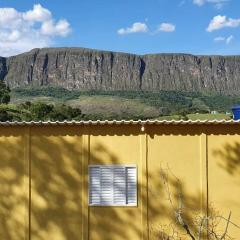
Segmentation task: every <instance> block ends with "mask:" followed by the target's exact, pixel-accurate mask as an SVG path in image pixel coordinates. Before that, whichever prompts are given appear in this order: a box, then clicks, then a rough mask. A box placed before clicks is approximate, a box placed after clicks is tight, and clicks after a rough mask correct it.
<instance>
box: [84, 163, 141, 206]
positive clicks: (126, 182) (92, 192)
mask: <svg viewBox="0 0 240 240" xmlns="http://www.w3.org/2000/svg"><path fill="white" fill-rule="evenodd" d="M89 205H93V206H136V205H137V170H136V166H120V165H92V166H89Z"/></svg>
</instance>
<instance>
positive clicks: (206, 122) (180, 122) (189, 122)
mask: <svg viewBox="0 0 240 240" xmlns="http://www.w3.org/2000/svg"><path fill="white" fill-rule="evenodd" d="M196 124H198V125H202V124H204V125H211V124H240V120H238V121H234V120H187V121H184V120H144V121H142V120H138V121H134V120H121V121H118V120H112V121H109V120H105V121H100V120H97V121H91V120H90V121H62V122H59V121H55V122H53V121H46V122H43V121H36V122H35V121H31V122H26V121H23V122H18V121H15V122H8V121H7V122H0V126H24V125H36V126H40V125H196Z"/></svg>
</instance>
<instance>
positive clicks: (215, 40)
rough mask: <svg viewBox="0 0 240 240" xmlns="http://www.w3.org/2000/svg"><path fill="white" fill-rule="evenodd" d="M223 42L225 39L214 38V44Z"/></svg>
mask: <svg viewBox="0 0 240 240" xmlns="http://www.w3.org/2000/svg"><path fill="white" fill-rule="evenodd" d="M225 40H226V38H225V37H216V38H214V42H223V41H225Z"/></svg>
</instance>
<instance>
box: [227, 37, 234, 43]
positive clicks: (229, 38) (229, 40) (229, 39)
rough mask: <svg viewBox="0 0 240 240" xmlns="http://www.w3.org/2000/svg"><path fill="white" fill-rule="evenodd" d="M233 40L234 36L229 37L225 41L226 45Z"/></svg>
mask: <svg viewBox="0 0 240 240" xmlns="http://www.w3.org/2000/svg"><path fill="white" fill-rule="evenodd" d="M233 40H234V36H233V35H231V36H229V37H228V38H227V39H226V44H230V43H231V42H232V41H233Z"/></svg>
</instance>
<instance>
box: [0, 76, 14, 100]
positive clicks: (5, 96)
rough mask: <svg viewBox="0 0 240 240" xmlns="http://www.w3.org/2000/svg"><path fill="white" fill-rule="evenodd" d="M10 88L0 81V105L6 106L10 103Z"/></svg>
mask: <svg viewBox="0 0 240 240" xmlns="http://www.w3.org/2000/svg"><path fill="white" fill-rule="evenodd" d="M10 92H11V91H10V88H9V87H8V86H7V85H6V84H5V82H4V81H3V80H0V103H1V104H8V103H9V102H10Z"/></svg>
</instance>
